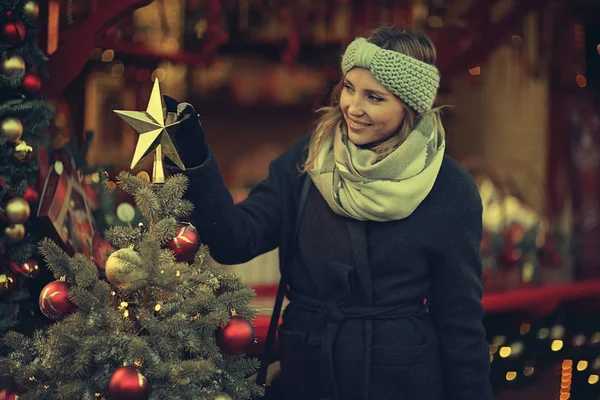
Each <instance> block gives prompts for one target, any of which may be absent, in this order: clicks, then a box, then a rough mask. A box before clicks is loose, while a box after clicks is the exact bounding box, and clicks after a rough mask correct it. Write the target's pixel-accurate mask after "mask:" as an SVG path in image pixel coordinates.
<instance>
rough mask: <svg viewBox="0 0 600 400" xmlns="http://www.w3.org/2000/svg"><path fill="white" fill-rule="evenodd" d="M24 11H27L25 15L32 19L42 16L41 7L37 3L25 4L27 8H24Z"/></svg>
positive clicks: (29, 2)
mask: <svg viewBox="0 0 600 400" xmlns="http://www.w3.org/2000/svg"><path fill="white" fill-rule="evenodd" d="M23 11H25V15H27V16H28V17H30V18H37V17H38V15H40V6H39V5H38V3H36V2H35V1H28V2H27V3H25V7H23Z"/></svg>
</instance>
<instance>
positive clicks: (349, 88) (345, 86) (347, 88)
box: [344, 83, 352, 90]
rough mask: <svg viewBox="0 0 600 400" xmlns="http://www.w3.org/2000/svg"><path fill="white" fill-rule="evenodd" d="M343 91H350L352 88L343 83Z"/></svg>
mask: <svg viewBox="0 0 600 400" xmlns="http://www.w3.org/2000/svg"><path fill="white" fill-rule="evenodd" d="M344 89H346V90H352V86H350V85H348V84H347V83H345V84H344Z"/></svg>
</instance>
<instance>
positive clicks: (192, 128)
mask: <svg viewBox="0 0 600 400" xmlns="http://www.w3.org/2000/svg"><path fill="white" fill-rule="evenodd" d="M163 100H164V101H165V106H166V107H167V113H168V114H172V121H173V122H176V121H179V120H181V119H184V118H185V117H186V116H188V118H187V119H185V121H183V122H181V123H180V124H179V127H178V128H177V132H176V133H175V135H174V137H172V138H171V139H172V140H173V144H174V145H175V148H176V149H177V152H178V153H179V157H180V158H181V161H182V162H183V165H185V166H186V168H191V167H196V166H198V165H200V164H202V163H203V162H204V160H206V139H205V138H204V129H203V128H202V124H201V123H200V119H199V118H198V113H197V112H196V110H195V109H194V107H193V106H192V105H191V104H190V103H179V102H178V101H177V100H175V99H174V98H172V97H170V96H167V95H163ZM168 119H170V118H168ZM167 163H169V164H170V165H175V164H173V163H172V162H171V161H170V160H167Z"/></svg>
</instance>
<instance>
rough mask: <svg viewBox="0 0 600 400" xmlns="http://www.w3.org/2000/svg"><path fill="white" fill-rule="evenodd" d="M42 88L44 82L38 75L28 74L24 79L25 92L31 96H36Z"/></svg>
mask: <svg viewBox="0 0 600 400" xmlns="http://www.w3.org/2000/svg"><path fill="white" fill-rule="evenodd" d="M41 88H42V81H41V80H40V78H39V77H38V76H37V75H33V74H27V75H25V78H23V90H25V91H27V92H28V93H30V94H36V93H38V92H39V91H40V89H41Z"/></svg>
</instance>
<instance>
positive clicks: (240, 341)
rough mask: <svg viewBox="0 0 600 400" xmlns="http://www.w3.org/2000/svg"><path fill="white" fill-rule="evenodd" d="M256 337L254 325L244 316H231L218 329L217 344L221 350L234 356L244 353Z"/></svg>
mask: <svg viewBox="0 0 600 400" xmlns="http://www.w3.org/2000/svg"><path fill="white" fill-rule="evenodd" d="M255 339H256V334H255V332H254V327H253V326H252V324H250V322H248V321H246V320H245V319H244V318H242V317H233V318H231V319H230V320H229V322H228V323H227V324H226V325H225V326H223V327H221V328H219V329H218V330H217V344H218V345H219V347H220V348H221V350H223V351H224V352H226V353H228V354H231V355H234V356H238V355H240V354H244V353H245V352H246V351H247V350H248V347H249V346H250V345H251V344H252V343H254V340H255Z"/></svg>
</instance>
